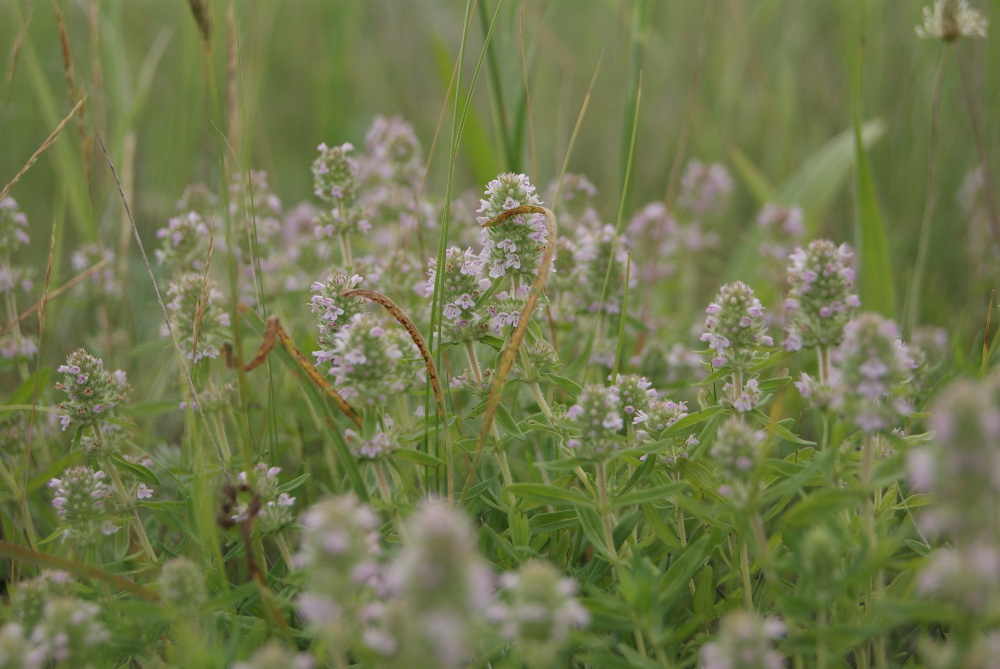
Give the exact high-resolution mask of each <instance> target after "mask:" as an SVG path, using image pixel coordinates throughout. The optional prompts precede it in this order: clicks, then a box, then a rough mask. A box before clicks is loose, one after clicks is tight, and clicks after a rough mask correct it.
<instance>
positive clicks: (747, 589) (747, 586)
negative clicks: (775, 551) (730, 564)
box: [739, 539, 753, 613]
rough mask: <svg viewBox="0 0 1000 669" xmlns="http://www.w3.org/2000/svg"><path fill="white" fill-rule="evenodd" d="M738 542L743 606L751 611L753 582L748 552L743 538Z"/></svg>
mask: <svg viewBox="0 0 1000 669" xmlns="http://www.w3.org/2000/svg"><path fill="white" fill-rule="evenodd" d="M739 542H740V558H739V559H740V578H741V580H742V582H743V588H742V589H743V608H745V609H746V610H747V612H749V613H753V582H752V581H751V579H750V553H749V551H748V550H747V542H746V541H745V540H743V539H740V540H739Z"/></svg>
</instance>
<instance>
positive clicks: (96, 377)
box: [56, 348, 130, 430]
mask: <svg viewBox="0 0 1000 669" xmlns="http://www.w3.org/2000/svg"><path fill="white" fill-rule="evenodd" d="M56 371H57V372H59V373H61V374H62V375H63V380H62V381H60V382H57V383H56V390H59V391H62V392H64V393H66V399H65V400H64V401H62V402H60V403H59V411H60V413H61V414H62V416H61V423H62V428H63V430H65V429H66V428H67V427H69V426H70V425H73V424H76V425H80V426H87V427H89V426H95V425H96V426H100V425H104V424H107V421H108V418H110V417H113V415H114V411H115V409H116V408H117V407H118V405H120V404H121V403H122V402H124V401H125V400H126V399H127V398H128V392H129V390H130V388H129V385H128V380H127V379H126V376H125V372H123V371H122V370H120V369H118V370H115V371H114V372H109V371H107V370H106V369H104V361H103V360H101V359H100V358H95V357H94V356H92V355H90V354H89V353H87V352H86V351H85V350H83V349H82V348H80V349H77V350H76V351H73V352H72V353H70V354H69V356H68V357H67V358H66V363H65V364H63V365H60V366H59V367H57V368H56Z"/></svg>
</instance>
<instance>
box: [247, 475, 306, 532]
mask: <svg viewBox="0 0 1000 669" xmlns="http://www.w3.org/2000/svg"><path fill="white" fill-rule="evenodd" d="M280 473H281V467H268V466H267V465H266V464H264V463H263V462H260V463H257V465H256V466H255V467H254V471H253V483H252V484H250V483H249V481H250V476H249V473H248V472H240V473H239V474H237V475H236V480H237V481H239V483H241V484H242V485H249V486H250V489H251V491H252V493H253V494H254V495H255V496H256V498H257V505H256V508H257V509H258V510H257V515H256V516H255V517H254V518H253V521H254V522H253V529H254V530H255V531H256V532H259V533H260V534H262V535H265V536H266V535H269V534H274V533H275V532H278V531H280V530H282V529H284V528H285V527H287V526H288V525H289V524H291V522H292V521H293V520H294V519H295V517H294V514H293V512H292V506H293V505H294V504H295V498H294V497H291V496H290V495H289V494H288V493H287V492H281V489H280V483H281V482H280V481H279V480H278V474H280ZM251 508H252V507H251V505H250V504H248V503H247V502H244V501H241V502H240V503H239V504H238V505H237V507H236V512H235V513H234V514H233V516H232V520H233V522H236V523H241V522H244V521H245V520H247V519H248V516H249V514H250V509H251Z"/></svg>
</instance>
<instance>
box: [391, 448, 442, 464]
mask: <svg viewBox="0 0 1000 669" xmlns="http://www.w3.org/2000/svg"><path fill="white" fill-rule="evenodd" d="M392 457H393V458H395V459H398V460H406V461H408V462H415V463H417V464H418V465H423V466H425V467H440V466H441V465H442V464H444V463H443V462H442V461H441V458H438V457H436V456H433V455H431V454H430V453H424V452H423V451H418V450H416V449H413V448H397V449H396V450H395V451H393V452H392Z"/></svg>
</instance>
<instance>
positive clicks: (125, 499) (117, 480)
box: [104, 462, 156, 563]
mask: <svg viewBox="0 0 1000 669" xmlns="http://www.w3.org/2000/svg"><path fill="white" fill-rule="evenodd" d="M104 468H105V469H106V470H107V472H108V474H110V475H111V480H112V482H114V484H115V490H117V491H118V496H119V497H120V498H121V503H122V506H124V507H125V508H128V509H131V511H132V527H134V528H135V533H136V535H137V536H138V537H139V544H140V545H141V546H142V549H143V550H144V551H145V552H146V555H147V556H148V557H149V559H150V561H152V562H154V563H155V562H156V551H154V550H153V546H152V544H150V543H149V537H147V536H146V530H145V528H143V526H142V521H141V520H140V519H139V512H138V510H137V509H136V508H135V506H134V505H133V504H132V500H131V498H130V497H129V494H128V492H127V491H126V490H125V486H124V485H123V484H122V479H121V477H120V476H118V469H116V468H115V465H114V463H112V462H108V463H105V466H104Z"/></svg>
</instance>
